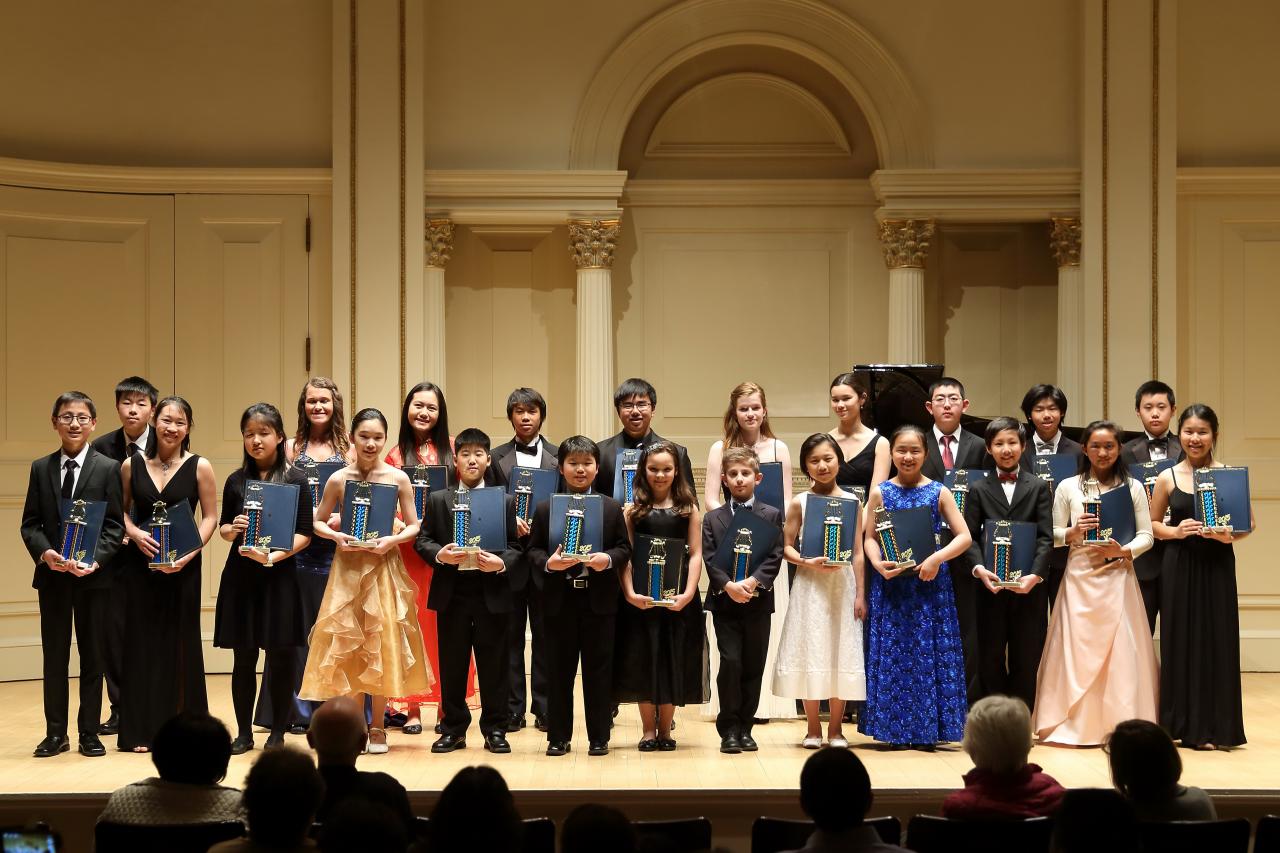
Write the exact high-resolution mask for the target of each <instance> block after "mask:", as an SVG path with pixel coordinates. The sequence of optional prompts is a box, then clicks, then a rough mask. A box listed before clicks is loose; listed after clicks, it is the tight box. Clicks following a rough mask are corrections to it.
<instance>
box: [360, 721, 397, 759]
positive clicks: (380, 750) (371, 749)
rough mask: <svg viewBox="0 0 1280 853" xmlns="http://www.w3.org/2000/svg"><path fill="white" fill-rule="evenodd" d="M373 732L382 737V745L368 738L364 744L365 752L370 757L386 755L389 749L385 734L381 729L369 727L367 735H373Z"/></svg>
mask: <svg viewBox="0 0 1280 853" xmlns="http://www.w3.org/2000/svg"><path fill="white" fill-rule="evenodd" d="M374 732H377V733H378V734H380V735H382V743H377V742H376V741H374V739H373V738H369V739H368V740H367V741H366V742H365V748H366V750H368V753H369V754H370V755H386V754H387V752H389V751H390V749H391V747H389V746H387V733H386V732H385V731H384V730H383V729H379V728H374V727H371V728H370V729H369V734H373V733H374Z"/></svg>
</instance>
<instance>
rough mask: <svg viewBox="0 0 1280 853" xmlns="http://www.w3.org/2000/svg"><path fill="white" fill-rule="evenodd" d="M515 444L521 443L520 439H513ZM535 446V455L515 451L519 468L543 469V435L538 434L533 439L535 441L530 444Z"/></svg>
mask: <svg viewBox="0 0 1280 853" xmlns="http://www.w3.org/2000/svg"><path fill="white" fill-rule="evenodd" d="M511 441H512V442H513V443H517V442H520V439H518V438H514V437H513V438H512V439H511ZM529 443H530V444H532V445H533V449H534V450H533V453H521V452H520V451H519V450H513V451H512V452H513V453H514V454H515V459H516V467H519V468H541V467H542V433H538V434H537V435H535V436H534V437H533V441H531V442H529Z"/></svg>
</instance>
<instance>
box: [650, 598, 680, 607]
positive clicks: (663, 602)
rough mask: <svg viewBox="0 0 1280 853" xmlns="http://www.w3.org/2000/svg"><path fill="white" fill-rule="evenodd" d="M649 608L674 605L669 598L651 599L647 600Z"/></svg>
mask: <svg viewBox="0 0 1280 853" xmlns="http://www.w3.org/2000/svg"><path fill="white" fill-rule="evenodd" d="M649 606H650V607H675V606H676V603H675V602H674V601H672V600H671V599H669V598H651V599H649Z"/></svg>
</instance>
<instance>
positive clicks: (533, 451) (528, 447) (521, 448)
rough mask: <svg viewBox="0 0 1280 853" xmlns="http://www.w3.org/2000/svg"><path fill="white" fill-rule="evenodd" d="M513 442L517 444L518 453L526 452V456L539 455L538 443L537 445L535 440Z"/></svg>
mask: <svg viewBox="0 0 1280 853" xmlns="http://www.w3.org/2000/svg"><path fill="white" fill-rule="evenodd" d="M512 444H514V445H515V446H516V453H523V454H524V455H526V456H537V455H538V445H537V442H535V443H533V444H521V443H520V442H518V441H513V442H512Z"/></svg>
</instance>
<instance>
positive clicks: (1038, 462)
mask: <svg viewBox="0 0 1280 853" xmlns="http://www.w3.org/2000/svg"><path fill="white" fill-rule="evenodd" d="M1042 460H1043V461H1042ZM1031 473H1032V474H1035V475H1036V476H1037V477H1039V478H1040V479H1042V480H1048V481H1050V482H1051V483H1052V484H1053V490H1054V491H1055V492H1056V491H1057V490H1058V484H1059V483H1061V482H1062V481H1063V480H1066V479H1068V478H1070V477H1074V476H1076V475H1077V474H1079V473H1080V457H1079V456H1077V455H1076V454H1074V453H1046V454H1044V455H1042V456H1033V457H1031Z"/></svg>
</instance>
